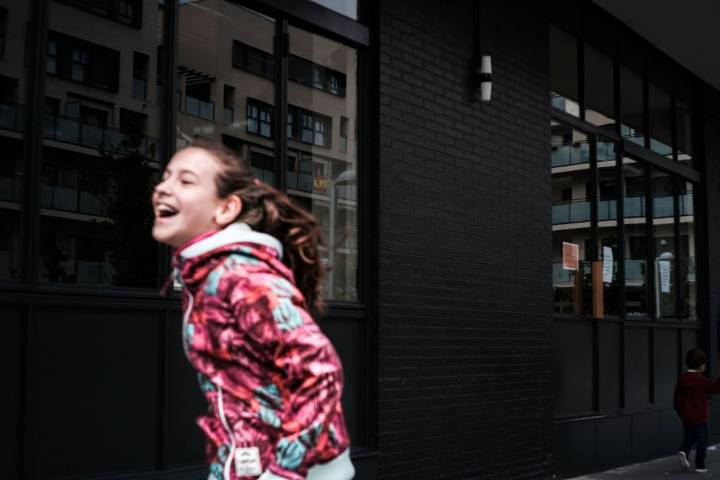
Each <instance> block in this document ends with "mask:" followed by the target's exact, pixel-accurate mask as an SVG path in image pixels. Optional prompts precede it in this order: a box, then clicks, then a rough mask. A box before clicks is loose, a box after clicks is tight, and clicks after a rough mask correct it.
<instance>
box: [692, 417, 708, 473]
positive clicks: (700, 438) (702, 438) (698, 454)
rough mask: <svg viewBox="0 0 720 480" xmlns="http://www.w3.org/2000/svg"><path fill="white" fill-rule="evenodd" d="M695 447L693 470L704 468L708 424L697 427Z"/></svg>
mask: <svg viewBox="0 0 720 480" xmlns="http://www.w3.org/2000/svg"><path fill="white" fill-rule="evenodd" d="M695 430H696V432H697V447H696V451H695V468H705V453H706V451H707V443H708V424H707V423H705V424H703V425H697V426H696V427H695Z"/></svg>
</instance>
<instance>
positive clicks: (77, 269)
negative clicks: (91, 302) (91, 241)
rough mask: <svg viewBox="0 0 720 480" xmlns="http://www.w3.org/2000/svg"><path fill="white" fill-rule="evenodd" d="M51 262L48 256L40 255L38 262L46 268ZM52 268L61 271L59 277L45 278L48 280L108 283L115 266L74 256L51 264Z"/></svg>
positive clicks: (113, 273) (96, 283)
mask: <svg viewBox="0 0 720 480" xmlns="http://www.w3.org/2000/svg"><path fill="white" fill-rule="evenodd" d="M51 262H53V260H51V259H50V258H48V257H41V258H40V264H41V265H44V266H45V267H46V268H47V267H48V265H49V264H50V263H51ZM53 270H56V271H60V272H62V273H61V274H60V278H52V279H51V278H47V273H46V274H45V276H46V279H47V280H50V281H65V282H69V283H89V284H95V285H98V284H100V285H110V284H111V283H112V279H113V276H114V275H115V268H114V267H113V264H112V263H110V262H92V261H88V260H78V259H76V258H67V259H65V260H62V261H60V262H57V263H55V264H53Z"/></svg>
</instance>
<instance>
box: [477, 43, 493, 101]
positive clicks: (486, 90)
mask: <svg viewBox="0 0 720 480" xmlns="http://www.w3.org/2000/svg"><path fill="white" fill-rule="evenodd" d="M475 88H476V89H477V90H478V91H479V92H480V100H481V101H482V102H485V103H487V102H489V101H490V98H491V97H492V60H491V58H490V55H483V56H482V57H481V58H480V65H478V66H477V67H475Z"/></svg>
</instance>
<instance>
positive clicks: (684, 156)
mask: <svg viewBox="0 0 720 480" xmlns="http://www.w3.org/2000/svg"><path fill="white" fill-rule="evenodd" d="M675 112H676V124H675V125H676V129H677V159H678V161H680V162H683V163H685V164H686V165H689V166H692V164H693V142H692V135H693V129H692V110H691V108H690V103H689V102H688V101H686V100H685V99H684V98H683V97H682V96H678V97H677V99H676V109H675Z"/></svg>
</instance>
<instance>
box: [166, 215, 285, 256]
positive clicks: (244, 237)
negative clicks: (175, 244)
mask: <svg viewBox="0 0 720 480" xmlns="http://www.w3.org/2000/svg"><path fill="white" fill-rule="evenodd" d="M239 242H242V243H255V244H258V245H264V246H266V247H270V248H272V249H273V250H275V251H277V252H278V256H279V258H282V256H283V246H282V243H280V241H279V240H278V239H277V238H275V237H273V236H271V235H268V234H267V233H261V232H256V231H254V230H253V229H252V228H250V225H248V224H247V223H243V222H235V223H231V224H230V225H228V226H227V227H225V228H224V229H222V230H220V231H219V232H218V233H216V234H214V235H212V236H210V237H207V238H204V239H202V240H200V241H199V242H197V243H195V244H193V245H190V246H189V247H187V248H186V249H184V250H183V251H182V252H180V256H181V257H182V258H184V259H187V258H193V257H197V256H200V255H202V254H204V253H207V252H209V251H211V250H215V249H216V248H220V247H222V246H224V245H230V244H232V243H239Z"/></svg>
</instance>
